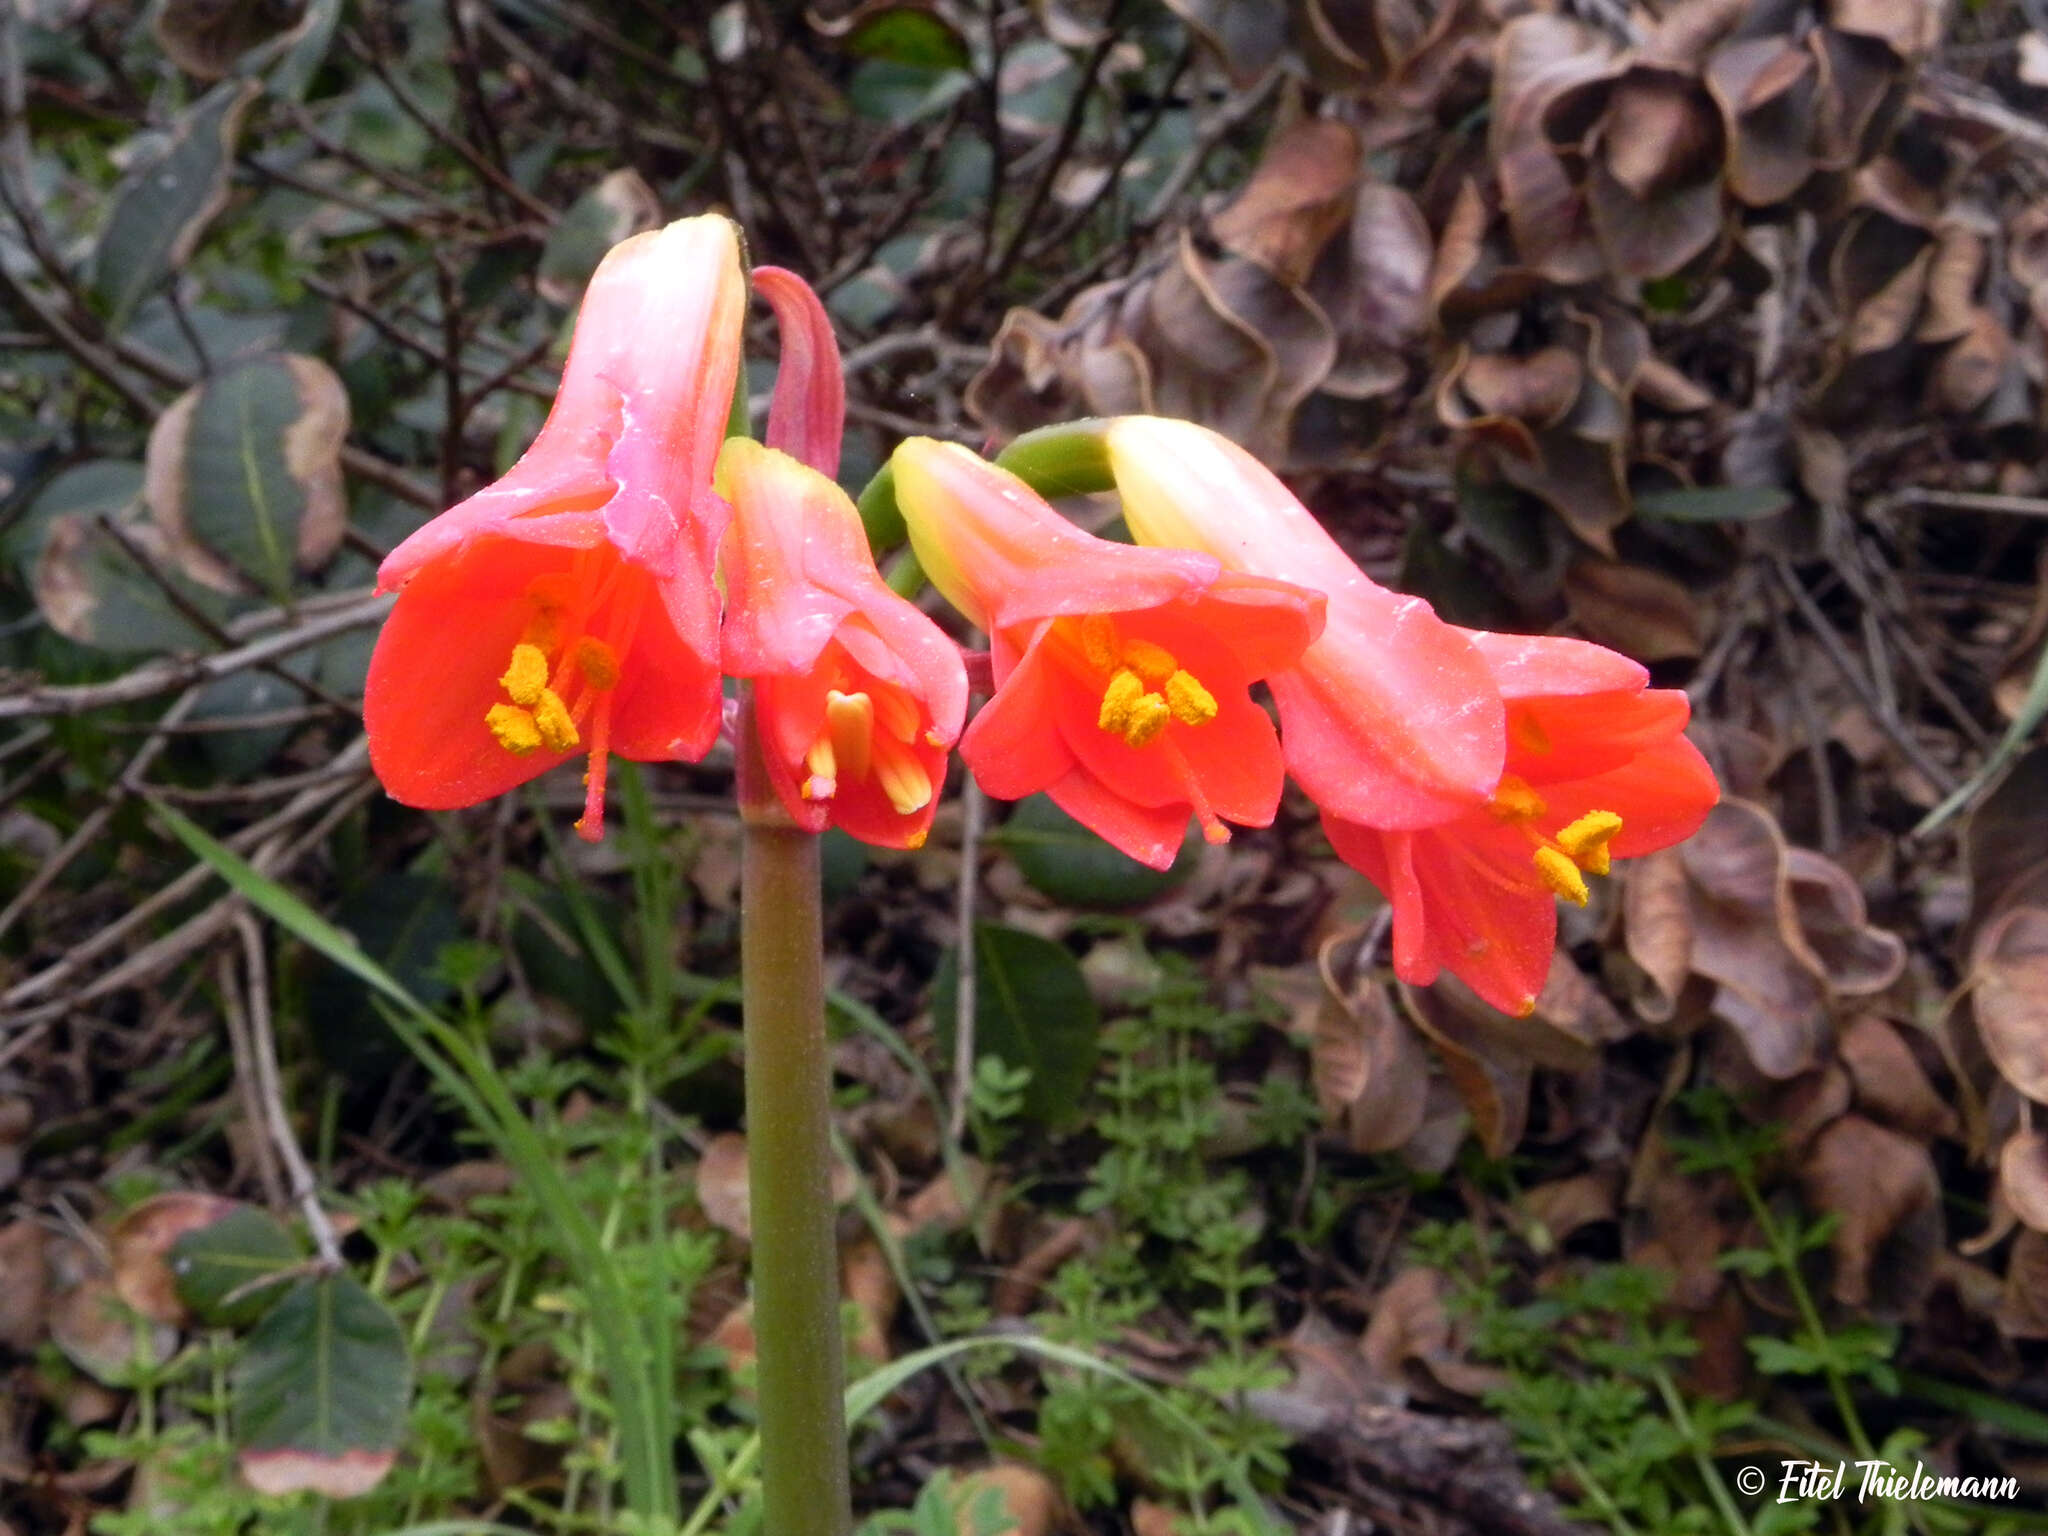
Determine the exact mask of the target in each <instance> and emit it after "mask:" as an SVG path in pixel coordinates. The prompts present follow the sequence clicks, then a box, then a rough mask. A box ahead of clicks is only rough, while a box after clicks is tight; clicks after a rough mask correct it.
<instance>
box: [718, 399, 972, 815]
mask: <svg viewBox="0 0 2048 1536" xmlns="http://www.w3.org/2000/svg"><path fill="white" fill-rule="evenodd" d="M718 486H719V489H720V491H721V492H723V494H724V495H725V497H726V498H727V500H729V501H730V502H731V503H732V508H733V519H732V524H731V526H730V527H729V528H728V529H727V530H726V535H725V546H724V570H725V581H726V610H725V631H724V651H725V670H726V671H728V672H730V673H731V674H732V675H733V676H735V677H745V678H752V679H753V681H754V710H755V715H756V718H757V719H758V721H759V728H760V733H761V742H762V749H763V756H764V757H765V759H766V761H767V767H768V777H769V781H770V782H771V783H772V784H773V785H774V786H775V792H776V795H777V797H778V798H779V799H780V800H781V801H782V804H783V805H784V807H785V808H786V809H787V810H788V812H789V814H790V817H791V818H792V819H793V820H794V821H795V822H796V823H797V825H798V826H800V827H803V828H804V829H805V830H806V831H810V832H821V831H823V830H824V829H825V827H826V826H827V825H828V824H831V825H836V826H839V827H841V828H843V829H844V830H845V831H847V832H848V833H850V834H852V835H853V836H854V837H857V838H860V839H861V840H862V841H863V842H869V843H879V844H882V845H883V846H885V847H891V848H916V847H919V846H920V845H922V844H923V842H924V840H925V834H926V833H927V832H928V831H929V830H930V829H931V824H932V815H933V813H934V812H935V811H936V810H937V808H938V792H939V787H940V786H941V784H942V783H943V782H944V780H945V776H946V753H947V751H948V750H949V749H950V748H951V747H952V745H953V743H954V742H955V741H956V740H958V739H959V736H960V724H961V721H962V720H963V719H964V718H965V716H966V713H967V670H966V667H965V666H964V664H963V663H962V661H961V659H960V648H959V647H958V646H956V645H954V644H953V642H952V641H951V640H949V639H947V638H946V635H945V632H944V631H942V630H941V629H940V628H939V627H938V625H936V624H934V623H933V622H932V621H931V620H930V619H928V618H926V617H925V616H924V615H923V614H922V613H920V612H919V611H918V610H917V608H916V607H915V606H913V605H912V604H911V603H909V602H906V601H905V600H904V599H903V598H901V597H899V596H897V595H896V594H895V593H894V592H892V591H890V590H889V588H888V587H887V586H886V585H885V584H884V583H883V581H882V578H881V576H880V575H879V574H878V573H877V572H876V570H875V561H874V556H873V555H872V554H870V553H869V552H868V542H867V535H866V534H865V533H864V532H863V531H862V528H861V522H860V514H859V513H858V512H857V511H855V510H854V505H853V503H852V502H851V501H850V500H848V499H847V495H846V493H845V492H844V491H842V490H840V488H839V487H838V486H837V485H835V484H833V483H832V482H831V481H830V480H828V479H827V478H825V476H824V475H822V474H819V473H818V472H817V471H816V470H813V469H811V468H809V467H808V466H806V465H804V464H801V463H799V462H798V461H797V460H796V459H793V458H791V457H790V456H789V455H788V454H786V453H782V452H780V451H778V450H776V449H773V448H764V447H762V446H761V445H760V444H759V443H755V442H750V441H747V440H746V439H744V438H734V439H732V440H731V441H729V442H727V443H726V445H725V450H724V452H723V454H722V455H721V456H720V458H719V461H718Z"/></svg>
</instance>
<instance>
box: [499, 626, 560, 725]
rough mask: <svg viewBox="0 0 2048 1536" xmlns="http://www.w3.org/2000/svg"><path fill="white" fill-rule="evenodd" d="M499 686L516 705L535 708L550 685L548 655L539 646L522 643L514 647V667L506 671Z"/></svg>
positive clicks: (500, 679)
mask: <svg viewBox="0 0 2048 1536" xmlns="http://www.w3.org/2000/svg"><path fill="white" fill-rule="evenodd" d="M498 684H499V686H500V687H502V688H503V689H504V690H505V691H506V692H507V693H509V694H511V695H512V702H513V703H514V704H524V705H525V706H526V707H527V708H528V709H531V708H533V706H534V705H536V704H538V703H539V702H540V696H541V693H542V691H543V690H545V689H546V687H547V685H548V658H547V653H546V652H545V651H543V650H542V649H541V648H540V647H539V646H537V645H528V644H527V643H526V642H525V641H523V640H522V641H520V642H519V644H517V645H515V646H513V647H512V665H511V666H509V667H507V668H506V669H505V675H504V676H503V677H501V678H499V679H498Z"/></svg>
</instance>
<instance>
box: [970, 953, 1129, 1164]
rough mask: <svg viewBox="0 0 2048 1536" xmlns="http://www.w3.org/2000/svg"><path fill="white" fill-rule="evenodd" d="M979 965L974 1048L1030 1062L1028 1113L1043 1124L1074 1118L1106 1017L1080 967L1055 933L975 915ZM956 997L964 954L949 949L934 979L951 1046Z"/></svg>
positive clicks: (1014, 1064)
mask: <svg viewBox="0 0 2048 1536" xmlns="http://www.w3.org/2000/svg"><path fill="white" fill-rule="evenodd" d="M974 971H975V981H974V1047H975V1053H976V1055H977V1056H999V1057H1001V1058H1002V1059H1003V1060H1004V1061H1005V1062H1007V1063H1008V1064H1009V1065H1010V1066H1012V1067H1027V1068H1029V1069H1030V1071H1031V1082H1030V1084H1029V1086H1028V1087H1026V1088H1025V1090H1024V1113H1025V1114H1027V1115H1029V1116H1031V1117H1032V1118H1033V1119H1035V1120H1037V1121H1039V1122H1040V1123H1041V1124H1044V1125H1049V1126H1060V1125H1067V1124H1071V1123H1072V1122H1073V1120H1074V1119H1075V1117H1076V1116H1077V1115H1078V1114H1079V1112H1080V1108H1081V1094H1082V1090H1083V1089H1085V1088H1086V1087H1087V1086H1088V1080H1089V1078H1091V1077H1092V1076H1094V1074H1095V1060H1096V1057H1097V1055H1098V1054H1099V1053H1100V1050H1101V1044H1100V1041H1099V1040H1098V1038H1097V1033H1098V1030H1099V1027H1100V1025H1101V1018H1100V1016H1099V1015H1098V1014H1097V1013H1096V1009H1095V999H1094V998H1093V997H1091V996H1089V993H1088V982H1087V980H1086V978H1084V977H1083V976H1082V974H1081V967H1080V966H1079V965H1077V964H1076V963H1075V962H1074V957H1073V956H1072V955H1070V954H1068V953H1067V951H1066V950H1065V949H1064V948H1062V947H1061V946H1060V945H1058V944H1055V943H1053V942H1052V941H1051V940H1050V939H1041V938H1040V937H1038V935H1037V934H1035V933H1025V932H1023V931H1022V930H1021V929H1017V928H1003V927H999V926H997V925H996V924H994V923H977V924H976V925H975V928H974ZM959 997H960V960H959V955H958V953H957V951H954V950H948V951H947V952H946V957H945V958H944V959H943V960H941V961H940V962H939V974H938V975H937V976H936V977H935V978H934V979H933V981H932V1016H933V1018H934V1019H935V1020H936V1021H937V1023H938V1028H939V1037H940V1041H941V1044H942V1047H943V1048H944V1049H946V1050H948V1051H950V1050H951V1049H952V1045H951V1041H952V1035H953V1027H954V1020H955V1019H956V1018H957V1017H958V1014H959Z"/></svg>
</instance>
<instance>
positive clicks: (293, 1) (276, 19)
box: [151, 0, 307, 80]
mask: <svg viewBox="0 0 2048 1536" xmlns="http://www.w3.org/2000/svg"><path fill="white" fill-rule="evenodd" d="M306 10H307V4H306V0H165V3H164V5H163V8H162V9H161V10H159V11H158V12H157V13H156V20H155V22H154V23H153V24H152V27H151V30H152V31H153V32H154V33H155V35H156V40H157V42H158V43H159V44H160V45H161V46H162V48H163V50H164V53H165V55H166V56H167V57H169V59H170V61H171V62H172V63H173V64H175V65H177V66H178V68H180V69H182V70H184V71H185V73H186V74H188V75H191V76H192V77H193V78H194V79H196V80H218V79H220V78H221V76H223V75H225V74H227V73H228V71H229V70H230V69H232V68H233V67H234V63H235V60H237V59H239V58H240V57H241V56H242V55H243V54H245V53H247V52H248V51H249V50H250V49H251V48H254V47H255V46H256V45H257V44H258V43H264V42H268V41H269V40H270V39H271V38H273V37H276V36H277V35H278V34H279V33H281V32H285V31H288V30H290V29H291V28H292V27H294V26H296V25H297V24H298V22H299V20H300V18H301V17H302V16H303V15H304V14H305V12H306Z"/></svg>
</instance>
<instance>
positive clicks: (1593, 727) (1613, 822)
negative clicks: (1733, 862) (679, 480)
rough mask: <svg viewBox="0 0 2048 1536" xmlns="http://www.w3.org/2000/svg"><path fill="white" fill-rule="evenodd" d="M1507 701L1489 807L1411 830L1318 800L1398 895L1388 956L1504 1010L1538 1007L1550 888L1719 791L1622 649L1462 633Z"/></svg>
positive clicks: (1681, 718)
mask: <svg viewBox="0 0 2048 1536" xmlns="http://www.w3.org/2000/svg"><path fill="white" fill-rule="evenodd" d="M1468 638H1469V639H1470V640H1471V642H1472V644H1473V645H1474V647H1475V648H1477V650H1478V651H1479V653H1480V654H1481V655H1482V656H1483V657H1485V658H1486V662H1487V665H1488V666H1489V668H1490V669H1491V670H1492V673H1493V676H1494V678H1495V680H1496V682H1497V684H1498V686H1499V689H1500V693H1501V697H1502V698H1503V699H1504V700H1505V701H1506V706H1507V740H1508V747H1507V771H1506V773H1504V774H1503V775H1502V776H1501V780H1500V783H1499V785H1498V786H1497V787H1496V788H1495V790H1494V793H1493V795H1492V797H1491V798H1490V799H1489V801H1488V802H1487V804H1486V805H1484V806H1483V807H1480V808H1479V809H1476V810H1473V811H1468V812H1467V813H1466V814H1465V815H1463V816H1461V817H1459V818H1457V819H1456V820H1454V821H1449V822H1445V823H1443V824H1441V825H1439V826H1435V827H1430V828H1426V829H1421V830H1413V831H1386V830H1380V829H1375V828H1372V827H1369V826H1364V825H1361V824H1360V823H1358V822H1354V821H1349V820H1346V819H1345V818H1343V817H1341V816H1339V815H1336V814H1335V813H1333V812H1331V811H1329V810H1328V809H1327V808H1326V809H1325V810H1324V813H1323V828H1324V830H1325V831H1326V832H1327V833H1328V834H1329V837H1330V842H1331V843H1332V845H1334V846H1335V848H1336V850H1337V853H1338V855H1339V856H1340V857H1341V858H1343V860H1344V861H1345V862H1346V863H1347V864H1350V865H1351V866H1352V867H1353V868H1355V869H1357V870H1358V871H1360V872H1361V873H1362V874H1364V875H1365V877H1366V878H1367V879H1369V880H1371V881H1372V882H1373V884H1375V885H1377V886H1378V887H1379V888H1380V890H1381V891H1382V892H1383V893H1384V894H1385V895H1386V897H1387V899H1388V901H1390V902H1391V903H1392V904H1393V909H1394V970H1395V972H1396V973H1397V974H1398V975H1399V976H1400V977H1401V979H1402V980H1403V981H1406V982H1409V983H1411V984H1414V985H1417V986H1421V985H1426V984H1427V983H1429V982H1432V981H1434V980H1435V979H1436V977H1437V973H1438V971H1439V970H1447V971H1450V972H1451V973H1452V974H1453V975H1455V976H1458V977H1460V978H1462V979H1463V980H1464V982H1465V983H1466V984H1467V985H1468V986H1470V987H1471V988H1472V990H1473V991H1475V992H1477V993H1478V994H1479V995H1480V996H1481V997H1482V998H1484V999H1485V1000H1486V1001H1487V1002H1489V1003H1491V1004H1493V1006H1494V1007H1496V1008H1499V1009H1501V1010H1503V1011H1504V1012H1507V1013H1514V1014H1526V1013H1528V1012H1530V1011H1531V1010H1532V1009H1533V1008H1534V1007H1535V1005H1536V993H1537V992H1539V991H1541V990H1542V987H1543V981H1544V978H1545V977H1546V976H1547V975H1548V974H1549V972H1550V959H1551V952H1552V950H1553V949H1554V948H1555V947H1556V943H1557V901H1558V899H1560V898H1562V899H1563V900H1565V901H1570V902H1573V903H1576V904H1578V905H1581V906H1583V905H1584V904H1585V902H1586V898H1587V895H1588V888H1587V884H1586V877H1587V876H1588V875H1604V874H1606V873H1607V872H1608V868H1609V864H1610V862H1611V861H1612V860H1614V859H1618V858H1624V859H1625V858H1632V857H1635V856H1636V855H1639V854H1645V853H1653V852H1655V851H1656V850H1657V849H1659V848H1665V847H1669V846H1670V845H1671V844H1673V843H1676V842H1679V841H1681V840H1682V839H1684V838H1686V837H1689V836H1691V835H1692V833H1693V832H1694V831H1695V830H1697V829H1698V827H1699V825H1700V823H1701V822H1702V821H1703V820H1705V818H1706V814H1707V812H1708V810H1709V809H1710V808H1711V807H1712V806H1713V804H1714V802H1715V801H1716V800H1717V799H1719V798H1720V788H1719V786H1718V785H1717V784H1716V783H1715V781H1714V774H1713V770H1711V769H1710V768H1708V766H1707V764H1706V761H1705V759H1703V758H1702V757H1701V756H1700V754H1699V752H1698V751H1697V750H1696V749H1695V748H1694V747H1693V745H1692V743H1691V742H1689V741H1687V740H1686V739H1685V737H1684V736H1683V735H1681V734H1680V733H1681V732H1682V731H1683V730H1684V729H1685V722H1686V717H1687V715H1688V713H1689V706H1688V704H1687V701H1686V697H1685V695H1684V694H1683V693H1681V692H1678V691H1677V690H1675V689H1668V688H1649V687H1647V686H1646V684H1647V683H1648V681H1649V676H1648V674H1647V673H1646V672H1644V670H1643V669H1642V668H1641V667H1639V666H1638V665H1636V663H1634V662H1633V661H1630V660H1629V659H1628V658H1627V657H1625V656H1619V655H1616V654H1615V653H1614V652H1613V651H1610V650H1607V649H1605V648H1604V647H1601V646H1597V645H1589V644H1587V643H1586V642H1585V641H1582V640H1566V639H1558V638H1545V637H1536V636H1525V635H1495V634H1485V633H1479V632H1469V633H1468Z"/></svg>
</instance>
